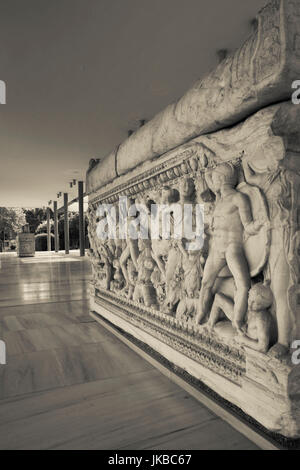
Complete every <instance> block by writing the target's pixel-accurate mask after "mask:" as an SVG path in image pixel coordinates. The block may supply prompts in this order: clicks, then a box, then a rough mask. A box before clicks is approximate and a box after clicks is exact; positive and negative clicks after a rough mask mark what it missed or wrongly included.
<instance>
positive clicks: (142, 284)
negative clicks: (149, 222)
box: [133, 239, 157, 307]
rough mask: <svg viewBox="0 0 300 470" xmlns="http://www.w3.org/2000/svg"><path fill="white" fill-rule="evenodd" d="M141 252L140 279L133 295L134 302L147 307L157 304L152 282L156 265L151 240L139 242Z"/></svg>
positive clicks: (139, 258)
mask: <svg viewBox="0 0 300 470" xmlns="http://www.w3.org/2000/svg"><path fill="white" fill-rule="evenodd" d="M138 248H139V251H140V254H139V257H138V260H137V272H138V277H137V281H136V287H135V289H134V293H133V300H134V301H136V302H142V303H144V304H145V305H146V307H150V306H151V305H155V304H156V303H157V298H156V292H155V289H154V286H153V284H152V281H151V276H152V273H153V270H154V268H155V266H156V263H155V261H154V259H153V257H152V249H151V240H143V239H139V240H138Z"/></svg>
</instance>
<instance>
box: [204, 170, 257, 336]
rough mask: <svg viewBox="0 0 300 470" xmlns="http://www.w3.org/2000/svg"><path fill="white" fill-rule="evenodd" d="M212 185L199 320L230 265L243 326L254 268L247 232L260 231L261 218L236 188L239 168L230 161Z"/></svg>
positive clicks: (215, 172)
mask: <svg viewBox="0 0 300 470" xmlns="http://www.w3.org/2000/svg"><path fill="white" fill-rule="evenodd" d="M209 178H211V181H210V184H209V187H210V188H212V189H213V190H214V192H215V194H216V204H215V210H214V215H213V227H212V230H213V233H212V243H211V246H210V250H209V254H208V258H207V261H206V264H205V267H204V273H203V280H202V286H201V291H200V296H199V306H198V312H197V315H196V318H195V320H196V323H200V322H201V321H202V320H203V319H204V317H206V316H207V315H208V313H209V309H210V306H211V304H212V300H213V299H212V289H213V286H214V283H215V281H216V279H217V277H218V275H219V274H220V272H221V270H222V269H223V268H225V267H226V266H228V268H229V271H230V272H231V274H232V276H233V278H234V282H235V288H236V289H235V295H234V314H233V325H234V327H235V328H237V329H241V327H242V325H243V322H244V319H245V315H246V312H247V297H248V290H249V288H250V272H249V266H248V262H247V259H246V255H245V251H244V234H245V235H246V236H248V235H252V234H256V233H257V232H258V231H259V228H260V227H261V221H260V220H256V221H254V220H253V217H252V213H251V206H250V202H249V199H248V197H247V196H246V195H245V194H243V193H242V192H240V191H237V190H236V185H237V182H238V181H237V180H238V178H237V171H236V169H235V167H234V166H233V165H232V164H230V163H222V164H220V165H219V166H217V167H216V168H215V169H214V170H213V172H212V176H209Z"/></svg>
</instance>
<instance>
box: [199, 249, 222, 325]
mask: <svg viewBox="0 0 300 470" xmlns="http://www.w3.org/2000/svg"><path fill="white" fill-rule="evenodd" d="M224 266H226V260H225V258H219V257H215V255H214V254H213V253H211V254H210V255H209V256H208V258H207V261H206V264H205V268H204V273H203V279H202V285H201V290H200V296H199V302H198V312H197V314H196V316H195V322H196V324H198V323H200V322H201V321H202V320H203V318H204V317H205V316H206V315H208V313H209V308H210V304H211V300H212V288H213V285H214V283H215V280H216V278H217V276H218V274H219V272H220V271H221V269H222V268H224Z"/></svg>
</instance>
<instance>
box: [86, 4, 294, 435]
mask: <svg viewBox="0 0 300 470" xmlns="http://www.w3.org/2000/svg"><path fill="white" fill-rule="evenodd" d="M297 80H300V0H274V1H273V2H271V3H270V4H268V5H267V6H266V7H265V8H264V9H263V10H262V11H261V12H260V13H259V14H258V22H257V29H256V31H254V32H253V34H252V35H251V37H250V38H249V39H248V40H247V41H246V43H245V44H244V45H243V46H242V47H241V48H240V49H239V50H238V51H236V52H235V53H234V54H232V55H231V56H229V57H227V58H225V59H224V61H223V62H221V63H220V65H219V66H218V67H217V68H216V70H215V71H213V72H212V73H210V74H209V75H208V76H207V77H206V78H204V79H203V80H200V81H199V82H197V83H196V84H195V85H194V87H193V88H192V89H191V90H189V91H188V92H187V93H186V94H185V95H184V96H183V97H182V98H181V99H180V100H178V101H177V102H176V103H173V104H171V105H170V106H168V107H167V108H166V109H165V110H164V111H162V112H161V113H160V114H158V115H157V116H155V117H154V118H153V119H152V120H151V121H150V122H148V123H147V124H146V125H144V126H143V127H142V128H140V129H139V130H137V131H136V132H135V133H134V134H133V135H131V136H130V137H129V138H128V139H127V140H126V141H125V142H123V143H122V144H121V145H120V146H119V147H118V148H117V149H116V150H115V151H114V152H112V153H111V154H109V155H108V156H107V157H106V158H103V159H99V160H92V161H91V164H90V168H89V169H88V172H87V191H88V193H89V209H88V216H89V227H88V230H89V239H90V257H91V262H92V267H93V281H92V288H91V310H92V311H93V312H94V314H96V315H99V317H101V318H104V319H106V320H107V321H109V322H110V323H112V324H113V325H116V326H117V327H118V328H120V329H122V330H123V331H124V332H126V333H128V334H130V335H131V336H133V337H135V338H137V339H138V340H139V341H140V342H141V343H143V344H146V345H148V346H149V347H150V348H151V349H152V350H154V351H157V352H158V353H159V354H160V355H161V356H163V357H164V358H166V360H167V361H169V362H170V363H172V364H174V365H175V366H177V367H178V368H180V369H182V370H185V371H186V372H187V373H188V374H189V375H190V376H192V377H195V378H196V379H199V380H200V381H201V382H203V383H204V384H206V385H207V386H208V387H209V388H210V389H211V390H213V391H214V392H216V393H217V394H218V395H219V396H221V397H223V398H224V399H225V400H227V401H228V402H231V403H233V404H234V405H235V406H236V407H238V408H240V409H241V410H242V411H243V412H244V413H246V414H247V415H249V416H251V417H252V418H254V419H255V420H256V421H257V422H258V423H260V424H261V425H262V426H264V427H265V428H266V429H268V430H270V431H273V432H275V433H278V434H281V435H283V436H286V437H288V438H298V437H300V365H299V364H298V363H300V352H299V354H298V349H299V348H300V268H299V256H300V230H299V228H300V227H299V224H300V204H299V201H300V105H298V104H297V100H294V101H295V102H293V101H292V99H291V97H292V94H293V93H294V91H295V90H294V89H293V86H295V82H296V81H297ZM299 94H300V93H299ZM186 207H189V208H191V209H190V212H188V214H189V215H190V222H191V223H190V225H191V230H190V231H189V232H190V233H189V236H188V235H187V234H186V231H185V224H186V225H188V224H187V223H186V222H187V220H186V218H185V212H184V211H185V208H186ZM168 208H171V209H170V210H169V209H168ZM160 209H161V213H160V216H161V219H159V223H158V226H159V229H158V234H156V235H157V236H153V232H154V229H153V226H152V225H151V223H150V222H152V220H153V218H152V216H153V211H154V212H155V211H156V215H157V213H158V212H159V210H160ZM197 210H199V211H200V212H201V217H200V219H201V220H200V222H199V220H198V219H199V218H198V219H197V217H196V215H197ZM164 211H166V214H165V215H166V217H167V218H168V217H169V219H168V220H169V228H170V232H169V235H168V236H167V237H165V236H163V234H162V232H161V230H160V228H161V226H162V225H163V223H162V220H163V218H164ZM176 211H178V213H177V214H175V212H176ZM180 211H181V212H180ZM180 213H182V214H184V215H180ZM178 214H179V216H178ZM178 217H179V219H178ZM180 217H181V219H180ZM196 219H197V220H196ZM166 220H167V219H166ZM103 221H105V223H103ZM149 221H150V222H149ZM178 221H179V222H178ZM180 221H181V222H182V224H181V229H182V230H181V235H180V234H179V235H178V233H177V232H176V230H175V228H176V227H177V228H178V224H179V225H180ZM198 222H199V223H198ZM176 224H177V225H176ZM146 225H147V227H148V228H149V226H150V229H149V230H148V231H147V234H148V236H144V234H145V226H146ZM196 226H197V227H196ZM104 227H106V229H105V230H104ZM130 227H131V228H130ZM199 227H200V229H199ZM131 229H132V231H131V232H130V230H131ZM198 229H199V230H198ZM175 232H176V236H175ZM134 233H135V234H136V236H134V235H133V234H134ZM298 341H299V342H298Z"/></svg>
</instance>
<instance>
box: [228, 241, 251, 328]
mask: <svg viewBox="0 0 300 470" xmlns="http://www.w3.org/2000/svg"><path fill="white" fill-rule="evenodd" d="M226 260H227V264H228V267H229V269H230V271H231V273H232V275H233V278H234V282H235V287H236V292H235V295H234V310H233V321H232V323H233V326H234V327H235V328H237V329H238V330H239V329H240V328H241V326H242V325H243V323H244V320H245V315H246V313H247V309H248V292H249V289H250V286H251V279H250V273H249V266H248V263H247V260H246V258H245V255H244V252H243V250H242V249H241V248H240V247H239V246H238V247H237V246H235V245H230V246H229V247H228V250H227V252H226Z"/></svg>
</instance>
